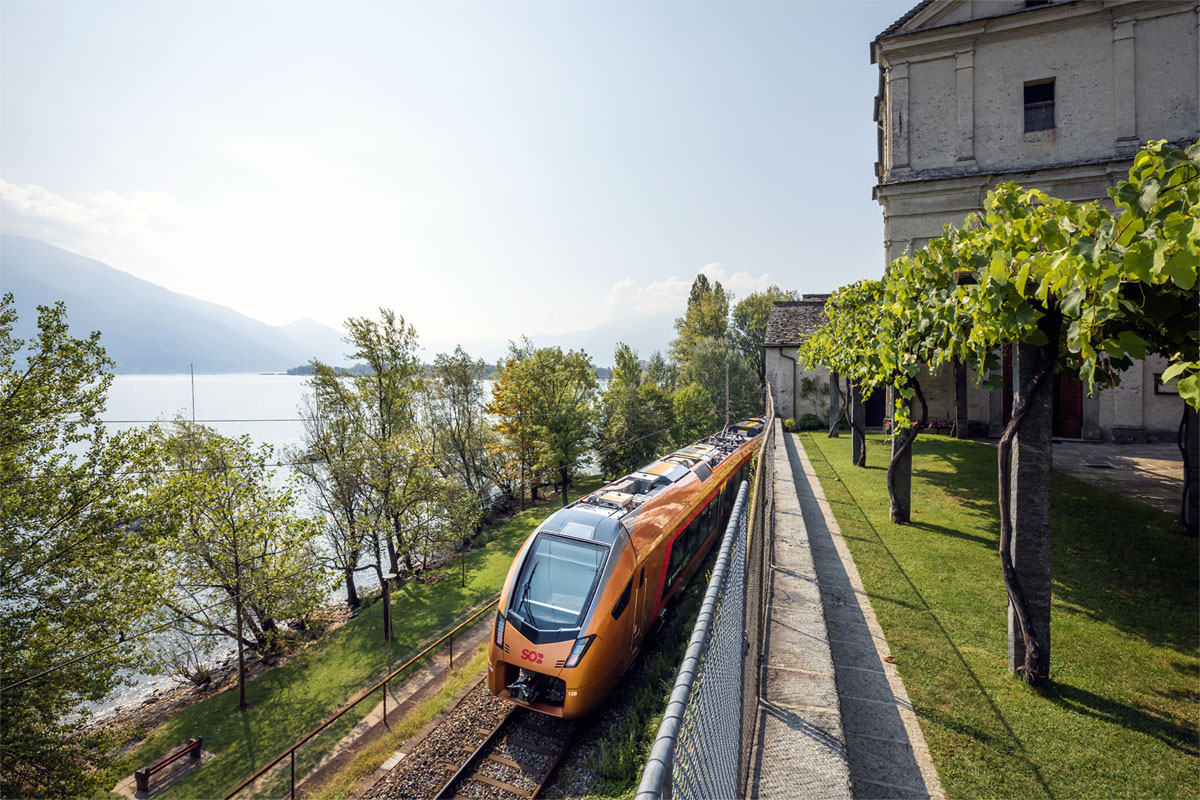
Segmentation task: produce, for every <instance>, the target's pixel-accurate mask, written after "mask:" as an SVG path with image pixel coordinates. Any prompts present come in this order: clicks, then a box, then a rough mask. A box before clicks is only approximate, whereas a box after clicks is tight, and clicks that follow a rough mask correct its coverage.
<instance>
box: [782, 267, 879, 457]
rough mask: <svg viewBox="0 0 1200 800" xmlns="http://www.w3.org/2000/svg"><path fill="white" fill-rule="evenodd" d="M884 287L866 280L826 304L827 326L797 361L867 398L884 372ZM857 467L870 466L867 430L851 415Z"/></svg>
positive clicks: (813, 336)
mask: <svg viewBox="0 0 1200 800" xmlns="http://www.w3.org/2000/svg"><path fill="white" fill-rule="evenodd" d="M882 296H883V283H882V282H881V281H871V280H863V281H858V282H857V283H852V284H849V285H847V286H843V287H841V288H840V289H838V290H836V291H835V292H834V293H833V294H831V295H830V296H829V300H827V301H826V302H825V320H826V321H825V323H824V324H823V325H822V326H821V327H820V328H819V329H817V330H816V331H815V332H813V333H812V334H811V335H810V336H809V337H808V338H807V339H805V340H804V342H803V343H801V345H800V347H799V348H798V352H797V357H798V358H801V359H803V360H804V361H805V362H806V363H809V364H820V365H823V366H825V367H827V368H828V369H829V370H830V371H831V372H836V373H838V374H839V375H841V376H842V377H843V378H844V379H846V380H847V381H848V383H849V384H850V387H851V391H850V392H847V394H848V395H851V393H852V392H853V393H856V394H857V395H858V396H859V399H860V401H861V397H862V396H863V394H864V392H865V394H866V395H867V396H869V395H870V394H871V390H872V389H873V388H874V387H875V385H876V384H877V382H878V376H879V375H880V374H881V373H882V371H883V368H882V365H881V363H880V353H879V351H878V348H877V341H876V333H877V331H878V330H879V325H880V315H881V313H882ZM849 418H850V424H851V427H852V428H853V438H854V442H853V448H854V454H855V456H856V457H855V460H854V463H855V465H856V466H860V467H865V466H866V465H867V458H866V447H865V446H864V439H865V436H866V430H865V428H864V427H863V426H862V425H861V424H860V422H859V421H856V415H855V414H850V415H849Z"/></svg>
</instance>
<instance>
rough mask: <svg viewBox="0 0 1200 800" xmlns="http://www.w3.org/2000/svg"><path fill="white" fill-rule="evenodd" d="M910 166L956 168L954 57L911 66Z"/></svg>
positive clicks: (956, 126)
mask: <svg viewBox="0 0 1200 800" xmlns="http://www.w3.org/2000/svg"><path fill="white" fill-rule="evenodd" d="M908 74H909V80H908V96H909V104H910V105H909V109H910V114H909V119H910V123H909V125H910V127H909V141H910V144H909V147H910V148H911V149H910V151H909V152H910V155H909V163H910V164H911V166H912V168H913V169H918V170H919V169H931V168H935V167H952V166H954V164H955V162H956V161H957V155H958V154H957V153H956V152H955V141H956V140H957V138H958V123H957V121H956V120H957V114H958V110H957V108H958V107H957V103H958V100H957V97H956V94H955V78H954V54H953V53H951V54H949V55H948V56H946V57H943V58H939V59H936V60H933V61H914V62H912V63H911V64H909V71H908Z"/></svg>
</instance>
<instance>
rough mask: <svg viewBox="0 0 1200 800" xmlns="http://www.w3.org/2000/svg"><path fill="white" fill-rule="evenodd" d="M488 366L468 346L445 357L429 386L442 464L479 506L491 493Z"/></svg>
mask: <svg viewBox="0 0 1200 800" xmlns="http://www.w3.org/2000/svg"><path fill="white" fill-rule="evenodd" d="M486 374H487V365H486V364H484V362H483V360H482V359H472V358H471V357H470V356H469V355H467V353H466V351H464V350H463V349H462V347H457V348H455V350H454V352H453V353H452V354H449V355H447V354H445V353H441V354H439V355H438V356H437V358H436V359H434V362H433V369H432V370H430V372H429V375H428V376H427V377H426V381H425V393H424V397H425V409H426V420H427V421H428V424H429V426H430V428H431V429H432V430H433V433H434V446H435V449H436V452H437V453H438V459H437V461H436V463H437V464H439V465H441V469H442V471H443V472H445V473H446V474H448V475H452V476H453V477H455V478H457V479H458V480H459V481H460V482H461V483H462V485H463V486H464V487H465V488H466V490H467V491H468V492H470V493H471V495H473V496H474V497H476V498H477V499H478V500H479V501H482V500H483V499H485V498H486V496H487V493H488V491H489V490H490V489H491V483H490V481H489V480H488V476H487V472H488V470H487V464H486V459H487V450H486V443H487V438H488V437H487V427H488V422H487V417H486V415H485V413H484V405H485V403H486V401H487V399H488V397H487V390H486V388H485V387H484V383H483V378H484V375H486Z"/></svg>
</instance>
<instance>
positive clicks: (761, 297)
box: [731, 286, 800, 387]
mask: <svg viewBox="0 0 1200 800" xmlns="http://www.w3.org/2000/svg"><path fill="white" fill-rule="evenodd" d="M799 299H800V294H799V293H798V292H794V291H787V292H785V291H784V290H783V289H780V288H779V287H778V286H770V287H769V288H767V289H766V290H764V291H761V292H754V293H753V294H751V295H748V296H746V297H744V298H743V299H742V300H740V301H738V304H737V305H736V306H734V308H733V329H732V331H731V334H732V337H733V343H734V344H735V345H736V346H737V349H738V352H740V353H741V354H742V357H743V358H745V359H746V360H747V361H749V362H750V363H751V364H753V365H754V369H755V371H756V372H757V373H758V383H759V385H760V386H764V387H765V386H766V357H765V355H764V351H763V342H765V341H766V337H767V318H768V317H770V316H771V306H773V305H774V304H775V303H779V302H783V301H786V300H799Z"/></svg>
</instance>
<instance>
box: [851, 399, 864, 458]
mask: <svg viewBox="0 0 1200 800" xmlns="http://www.w3.org/2000/svg"><path fill="white" fill-rule="evenodd" d="M850 431H851V433H850V454H851V459H850V460H851V461H853V462H854V466H856V467H865V466H867V407H866V405H865V404H864V403H863V396H862V389H861V388H859V385H858V383H856V382H855V383H851V384H850Z"/></svg>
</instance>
